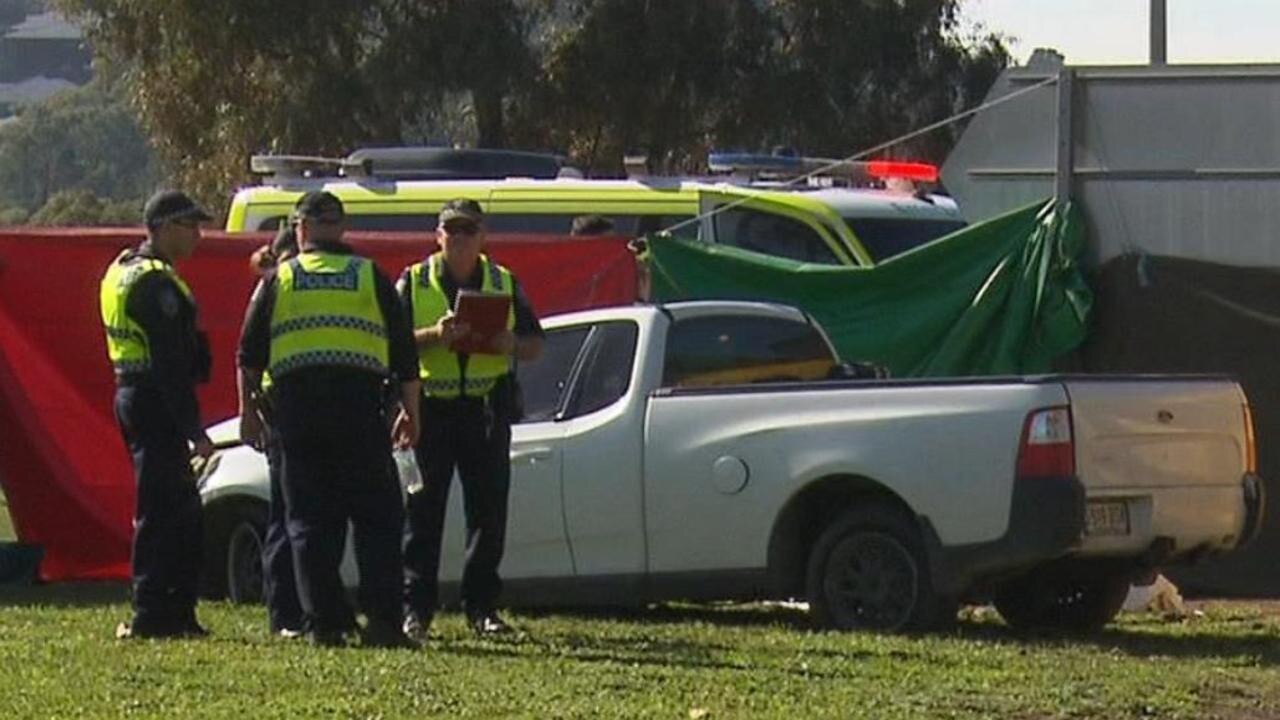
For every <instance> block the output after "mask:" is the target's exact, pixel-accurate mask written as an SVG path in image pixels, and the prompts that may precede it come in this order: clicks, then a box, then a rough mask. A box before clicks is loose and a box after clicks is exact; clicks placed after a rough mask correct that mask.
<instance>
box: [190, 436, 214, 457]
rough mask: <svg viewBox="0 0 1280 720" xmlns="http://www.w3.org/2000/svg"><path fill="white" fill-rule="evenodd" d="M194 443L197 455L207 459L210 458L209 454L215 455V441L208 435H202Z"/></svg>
mask: <svg viewBox="0 0 1280 720" xmlns="http://www.w3.org/2000/svg"><path fill="white" fill-rule="evenodd" d="M193 444H194V445H195V453H196V455H199V456H200V457H202V458H204V459H205V460H208V459H209V456H210V455H213V441H212V440H210V439H209V436H208V435H202V436H201V437H200V438H199V439H198V440H196V441H195V442H194V443H193Z"/></svg>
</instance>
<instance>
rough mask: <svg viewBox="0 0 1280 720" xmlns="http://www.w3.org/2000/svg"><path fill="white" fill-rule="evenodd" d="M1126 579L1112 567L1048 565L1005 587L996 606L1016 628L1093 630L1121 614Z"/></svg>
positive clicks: (997, 597) (999, 594)
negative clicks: (1101, 568) (1093, 567)
mask: <svg viewBox="0 0 1280 720" xmlns="http://www.w3.org/2000/svg"><path fill="white" fill-rule="evenodd" d="M1130 580H1131V577H1130V573H1128V572H1121V571H1117V570H1115V569H1106V570H1096V569H1090V568H1087V567H1083V566H1079V565H1066V564H1054V565H1048V566H1045V567H1043V568H1037V569H1036V570H1033V571H1031V572H1030V573H1027V574H1026V575H1023V576H1021V577H1018V578H1015V579H1014V580H1011V581H1009V582H1007V583H1005V584H1004V585H1003V586H1002V587H1001V588H1000V590H999V591H998V592H997V593H996V595H995V606H996V610H999V611H1000V616H1001V617H1003V618H1004V620H1005V622H1007V623H1008V624H1009V625H1010V626H1012V627H1014V628H1017V629H1019V630H1037V629H1039V630H1058V631H1066V632H1073V633H1088V632H1094V631H1097V630H1100V629H1102V627H1103V626H1104V625H1106V624H1107V623H1109V622H1111V620H1112V619H1113V618H1114V617H1115V616H1116V613H1118V612H1120V608H1121V607H1122V606H1123V605H1124V599H1125V596H1126V595H1128V593H1129V584H1130Z"/></svg>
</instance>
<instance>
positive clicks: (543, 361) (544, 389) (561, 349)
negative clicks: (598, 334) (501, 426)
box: [516, 326, 590, 423]
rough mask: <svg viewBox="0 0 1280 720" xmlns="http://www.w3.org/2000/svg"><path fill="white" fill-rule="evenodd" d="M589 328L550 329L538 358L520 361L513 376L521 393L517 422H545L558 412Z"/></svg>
mask: <svg viewBox="0 0 1280 720" xmlns="http://www.w3.org/2000/svg"><path fill="white" fill-rule="evenodd" d="M589 331H590V328H589V327H586V326H581V327H572V328H563V329H559V330H550V331H548V332H547V335H546V339H545V340H544V341H543V345H542V354H541V355H540V356H539V357H538V359H537V360H534V361H533V362H524V363H520V366H519V367H518V368H517V370H516V376H517V377H518V378H519V381H520V389H521V391H522V392H523V393H524V418H523V419H522V420H521V422H526V423H529V422H549V421H551V420H554V419H555V418H556V415H557V414H559V412H560V408H561V407H563V406H564V401H565V392H566V391H567V390H568V388H569V382H570V380H571V379H572V376H573V369H574V367H576V366H577V364H578V355H579V354H580V353H581V350H582V344H583V342H585V341H586V339H587V333H588V332H589Z"/></svg>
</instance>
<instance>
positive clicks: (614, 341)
mask: <svg viewBox="0 0 1280 720" xmlns="http://www.w3.org/2000/svg"><path fill="white" fill-rule="evenodd" d="M638 335H639V328H637V327H636V324H635V323H633V322H629V321H625V320H624V321H617V322H607V323H601V324H599V325H597V326H596V329H595V332H594V333H593V334H592V336H591V342H590V343H589V345H588V346H587V350H586V355H585V356H584V357H583V361H582V370H581V372H580V374H579V376H578V377H579V378H580V379H579V380H578V382H577V388H576V389H575V390H574V395H575V397H574V398H573V400H571V401H570V403H569V412H568V413H567V415H568V417H578V416H579V415H586V414H587V413H593V412H595V411H596V410H600V409H602V408H606V407H608V406H610V405H612V404H613V403H615V402H617V401H618V400H619V399H620V398H621V397H622V396H623V395H625V394H626V393H627V388H629V387H630V386H631V367H632V365H633V364H634V363H635V356H636V337H637V336H638Z"/></svg>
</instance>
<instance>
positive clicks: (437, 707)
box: [0, 584, 1280, 720]
mask: <svg viewBox="0 0 1280 720" xmlns="http://www.w3.org/2000/svg"><path fill="white" fill-rule="evenodd" d="M110 588H111V586H103V585H101V584H98V585H91V586H85V587H83V588H79V589H75V590H73V591H70V592H69V591H68V590H67V589H66V588H63V587H60V586H50V587H47V588H37V589H33V590H31V591H29V592H24V591H23V590H22V589H20V588H9V589H0V604H4V605H6V607H4V608H3V612H2V613H0V698H2V699H3V705H4V708H5V717H7V718H12V719H13V720H19V719H21V718H45V717H108V716H109V717H119V716H122V715H140V716H155V717H159V716H164V717H209V718H218V717H226V718H243V717H245V716H246V715H252V716H253V717H256V718H277V717H278V718H287V717H320V716H325V717H370V718H372V717H437V716H440V717H474V718H490V717H529V718H535V717H537V718H545V717H560V718H577V717H582V718H588V717H589V718H641V717H659V718H707V720H716V719H717V718H737V717H750V718H757V717H764V718H773V717H777V718H810V717H814V718H818V717H829V718H847V717H863V718H894V719H895V720H896V719H899V718H939V717H948V718H1067V717H1069V718H1078V719H1082V720H1084V719H1089V718H1107V719H1112V718H1146V717H1160V718H1204V717H1220V718H1262V717H1274V716H1275V715H1276V713H1277V712H1280V675H1278V674H1277V673H1276V672H1275V664H1276V663H1277V662H1280V649H1278V648H1280V643H1277V642H1276V640H1277V638H1278V637H1280V625H1278V624H1277V620H1276V618H1275V616H1274V615H1272V614H1267V613H1265V612H1264V611H1263V610H1262V609H1261V608H1260V607H1259V606H1254V605H1244V604H1241V605H1234V606H1228V607H1217V608H1214V607H1210V608H1208V611H1207V616H1206V617H1204V618H1199V619H1193V620H1190V621H1184V622H1165V621H1163V620H1161V619H1160V618H1159V617H1156V616H1151V615H1140V616H1130V617H1128V618H1127V619H1125V620H1124V621H1122V623H1121V624H1120V625H1118V626H1116V627H1115V628H1114V629H1112V630H1109V631H1107V632H1105V633H1102V634H1100V635H1097V636H1095V637H1092V638H1089V639H1084V640H1075V641H1073V640H1066V639H1054V638H1034V637H1032V638H1025V637H1018V636H1016V635H1014V634H1012V633H1010V632H1009V631H1008V630H1007V629H1006V628H1005V627H1004V626H1003V625H1002V624H1001V623H1000V622H999V621H998V620H995V619H991V618H990V617H989V615H987V614H985V613H978V616H979V619H972V620H966V621H964V622H962V623H961V624H960V627H959V629H958V630H957V631H956V632H954V633H951V634H947V635H939V636H921V637H902V636H886V635H876V634H870V633H868V634H843V633H815V632H812V631H810V630H808V629H807V626H806V624H805V618H804V616H803V614H802V613H800V612H799V611H797V610H792V609H788V608H782V607H777V606H761V605H714V606H694V605H677V606H667V607H659V608H655V609H651V610H648V611H643V612H636V613H632V614H619V613H615V614H613V615H601V614H591V613H577V614H575V613H571V612H570V613H556V614H516V615H513V617H512V619H513V620H514V622H515V624H516V625H517V627H519V628H520V629H521V630H522V631H523V634H522V635H519V636H516V637H513V638H509V639H498V640H479V639H476V638H473V637H472V636H471V635H470V633H469V632H468V631H467V630H466V628H465V626H464V624H463V622H462V619H461V618H460V617H459V616H457V615H454V614H445V615H443V616H441V617H440V618H438V619H437V622H436V623H435V625H433V627H432V630H433V633H434V637H433V639H431V640H429V641H428V643H427V646H426V647H425V648H424V649H423V650H421V651H417V652H414V651H397V650H357V649H338V650H321V649H317V648H313V647H309V646H307V645H306V644H305V643H301V642H296V641H282V640H277V639H272V638H270V637H268V635H267V632H266V617H265V613H264V611H263V610H262V608H254V607H245V606H233V605H229V604H225V603H216V604H205V605H202V606H201V608H200V614H201V617H202V619H203V620H204V622H205V623H206V624H207V625H208V626H209V628H210V629H211V630H212V632H213V637H212V638H210V639H208V640H197V641H169V642H163V641H116V640H114V639H112V638H111V630H112V628H113V627H114V626H115V623H116V622H118V621H119V620H121V619H124V618H125V617H127V614H128V606H127V604H126V603H125V601H124V595H125V593H124V588H123V586H115V589H114V592H113V593H112V592H109V589H110Z"/></svg>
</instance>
